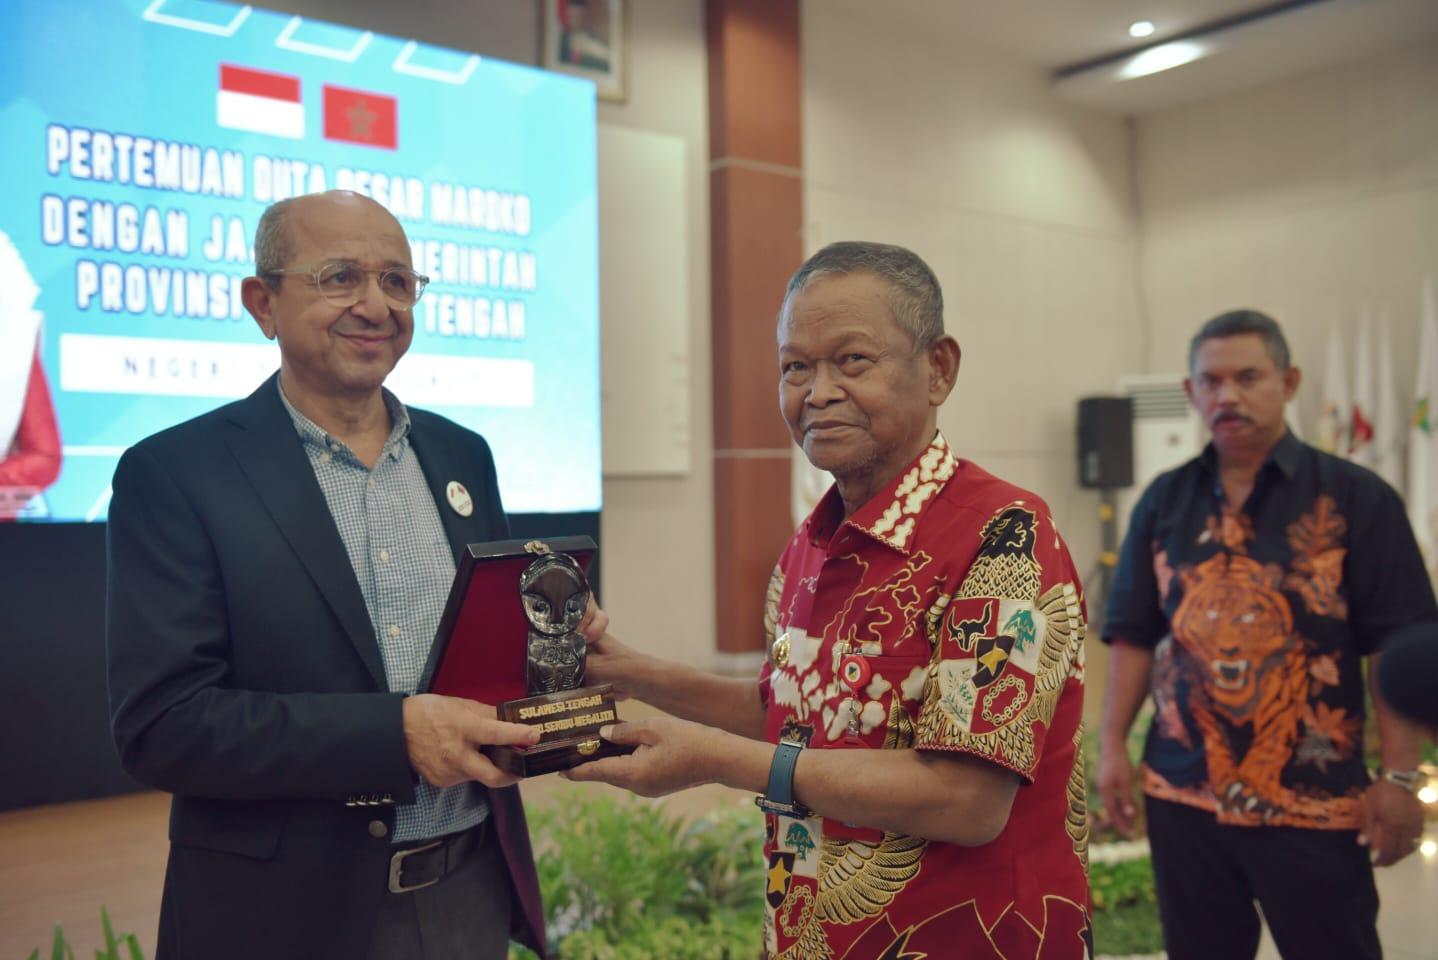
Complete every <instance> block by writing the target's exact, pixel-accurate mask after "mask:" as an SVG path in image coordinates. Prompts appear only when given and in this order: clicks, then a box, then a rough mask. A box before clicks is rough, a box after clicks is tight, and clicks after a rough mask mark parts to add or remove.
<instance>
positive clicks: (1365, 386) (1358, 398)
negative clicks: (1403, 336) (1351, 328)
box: [1348, 307, 1378, 470]
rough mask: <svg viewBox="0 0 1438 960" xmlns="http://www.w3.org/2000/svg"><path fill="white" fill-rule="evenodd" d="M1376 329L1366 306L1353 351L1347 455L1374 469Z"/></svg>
mask: <svg viewBox="0 0 1438 960" xmlns="http://www.w3.org/2000/svg"><path fill="white" fill-rule="evenodd" d="M1372 340H1373V331H1372V329H1371V325H1370V323H1369V320H1368V309H1367V308H1366V307H1365V308H1364V310H1363V312H1362V313H1361V314H1359V317H1358V343H1357V349H1355V350H1354V351H1353V405H1352V407H1351V408H1350V411H1351V412H1350V414H1349V421H1348V459H1350V460H1352V461H1354V462H1355V463H1361V464H1363V465H1364V466H1365V467H1367V468H1368V469H1370V470H1372V469H1373V468H1374V467H1376V466H1378V450H1377V448H1376V447H1374V445H1373V416H1374V412H1375V410H1376V409H1377V407H1378V390H1377V387H1376V385H1375V384H1374V382H1373V345H1372Z"/></svg>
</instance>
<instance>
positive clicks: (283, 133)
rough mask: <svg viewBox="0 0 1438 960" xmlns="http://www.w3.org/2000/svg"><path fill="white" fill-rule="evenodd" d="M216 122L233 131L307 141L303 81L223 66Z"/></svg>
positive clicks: (282, 75)
mask: <svg viewBox="0 0 1438 960" xmlns="http://www.w3.org/2000/svg"><path fill="white" fill-rule="evenodd" d="M215 122H216V123H218V124H219V125H220V126H222V127H229V128H230V129H231V130H249V131H250V132H252V133H267V134H270V135H271V136H274V137H288V138H289V139H291V140H302V139H304V136H305V108H304V104H303V103H301V102H300V78H299V77H292V76H290V75H289V74H286V73H272V72H270V71H268V70H256V69H254V68H253V67H237V66H235V65H234V64H232V63H222V64H220V92H219V94H218V96H217V97H216V99H215Z"/></svg>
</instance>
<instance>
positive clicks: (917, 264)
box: [779, 240, 944, 353]
mask: <svg viewBox="0 0 1438 960" xmlns="http://www.w3.org/2000/svg"><path fill="white" fill-rule="evenodd" d="M860 272H867V273H872V274H873V275H874V276H876V277H878V278H879V279H880V280H883V281H885V282H886V283H888V285H889V310H890V311H891V312H892V313H893V314H894V320H895V321H897V323H898V324H899V326H900V327H902V328H903V329H905V330H907V331H909V333H910V334H911V335H912V336H913V338H914V352H915V353H917V352H918V351H920V350H923V349H925V348H926V347H928V346H929V344H931V343H933V342H934V341H935V340H937V339H939V337H942V336H943V335H944V294H943V291H942V290H940V289H939V278H938V277H936V276H934V271H933V270H930V269H929V265H928V264H927V263H925V262H924V261H923V260H922V259H920V258H919V255H918V254H916V253H914V252H913V251H912V250H906V249H904V248H903V247H896V246H893V245H891V244H887V243H870V242H867V241H858V240H846V241H842V242H840V243H831V244H829V245H828V246H827V247H825V248H824V249H822V250H820V251H819V252H818V253H816V254H814V255H813V256H812V257H810V258H809V259H808V260H805V261H804V265H803V266H802V267H800V268H799V269H798V270H797V271H796V272H795V274H794V276H793V277H791V278H790V280H789V286H788V287H787V288H786V289H785V290H784V303H783V305H782V306H781V307H780V308H779V316H780V317H783V315H784V311H786V310H788V309H789V301H790V300H792V299H793V298H794V295H795V294H797V293H799V292H801V291H802V290H803V289H804V288H805V287H807V286H808V285H809V284H810V283H813V282H814V281H815V280H818V279H819V278H820V277H828V276H836V275H837V276H842V275H845V274H850V273H860Z"/></svg>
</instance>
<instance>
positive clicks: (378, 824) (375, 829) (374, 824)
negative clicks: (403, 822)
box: [369, 820, 389, 840]
mask: <svg viewBox="0 0 1438 960" xmlns="http://www.w3.org/2000/svg"><path fill="white" fill-rule="evenodd" d="M388 834H389V827H387V826H385V825H384V821H383V820H371V821H370V822H369V835H370V836H372V837H374V838H375V839H376V840H379V839H381V838H383V837H385V836H387V835H388Z"/></svg>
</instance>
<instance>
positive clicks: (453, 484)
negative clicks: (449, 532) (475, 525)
mask: <svg viewBox="0 0 1438 960" xmlns="http://www.w3.org/2000/svg"><path fill="white" fill-rule="evenodd" d="M444 495H445V496H446V497H447V498H449V505H450V507H451V509H453V510H454V512H455V513H457V514H459V515H460V516H461V517H467V516H469V515H470V514H471V513H474V501H473V500H471V499H470V498H469V491H468V490H466V489H464V484H462V483H460V482H459V481H458V480H451V481H450V482H449V486H447V487H445V488H444Z"/></svg>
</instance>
